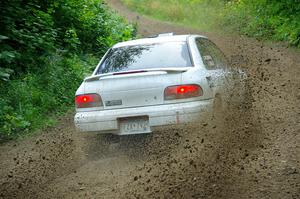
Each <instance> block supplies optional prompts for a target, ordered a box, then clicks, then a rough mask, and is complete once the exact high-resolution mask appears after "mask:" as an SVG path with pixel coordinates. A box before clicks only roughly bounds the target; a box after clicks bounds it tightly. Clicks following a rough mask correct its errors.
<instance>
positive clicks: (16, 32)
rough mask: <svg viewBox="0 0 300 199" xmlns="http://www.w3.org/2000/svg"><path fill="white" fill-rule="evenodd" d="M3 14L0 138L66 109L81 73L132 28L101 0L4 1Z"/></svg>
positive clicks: (0, 21) (0, 23)
mask: <svg viewBox="0 0 300 199" xmlns="http://www.w3.org/2000/svg"><path fill="white" fill-rule="evenodd" d="M0 16H1V18H0V30H1V32H0V94H1V98H0V139H1V137H14V136H15V135H18V134H22V133H24V132H26V131H28V130H30V129H32V128H34V127H35V126H41V125H43V124H45V122H46V123H47V121H48V120H47V119H44V118H47V116H49V115H50V114H53V113H56V112H58V111H60V110H62V111H65V109H63V108H64V107H66V105H71V104H73V95H74V92H75V89H76V87H77V86H78V84H79V83H80V81H81V79H82V77H83V75H84V74H86V73H87V72H90V71H91V68H92V67H93V66H94V65H95V64H96V62H97V61H98V59H100V56H101V55H102V54H103V53H104V52H105V51H106V50H107V49H108V48H109V47H110V46H111V45H113V44H114V43H116V42H118V41H123V40H128V39H130V38H131V37H132V36H133V31H134V30H133V27H132V26H131V25H128V24H127V23H126V22H125V21H124V19H123V18H120V17H119V16H117V15H116V14H115V13H113V12H112V11H110V10H109V9H108V7H107V6H106V5H105V4H104V3H103V2H102V1H101V0H47V1H42V0H2V1H1V3H0ZM67 107H68V106H67ZM44 120H45V121H44ZM46 120H47V121H46Z"/></svg>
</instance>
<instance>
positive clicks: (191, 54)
mask: <svg viewBox="0 0 300 199" xmlns="http://www.w3.org/2000/svg"><path fill="white" fill-rule="evenodd" d="M230 74H232V73H231V72H230V71H229V69H228V68H227V65H226V59H225V57H224V55H223V53H222V52H221V51H220V50H219V49H218V48H217V46H216V45H215V44H214V43H212V42H211V41H210V40H209V39H207V38H206V37H204V36H199V35H173V34H172V33H169V34H160V35H157V36H156V37H151V38H144V39H137V40H132V41H127V42H121V43H118V44H116V45H114V46H113V47H112V48H111V49H109V50H108V52H107V53H106V54H105V55H104V56H103V58H102V59H101V61H100V63H99V64H98V65H97V67H96V69H95V70H94V72H93V74H92V76H90V77H88V78H86V79H85V80H84V81H83V82H82V84H81V85H80V87H79V88H78V90H77V92H76V98H75V103H76V115H75V117H74V120H75V125H76V127H77V128H78V129H79V130H80V131H88V132H100V133H113V134H118V135H128V134H140V133H150V132H151V131H152V130H153V128H154V127H157V126H163V125H169V124H180V123H188V122H193V121H195V120H197V119H198V118H199V117H201V114H203V113H204V112H205V111H206V110H207V109H209V108H211V107H212V105H213V103H214V100H215V99H216V96H218V95H220V94H222V90H224V89H223V87H224V86H225V85H226V86H228V85H229V84H228V75H230Z"/></svg>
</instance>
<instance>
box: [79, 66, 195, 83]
mask: <svg viewBox="0 0 300 199" xmlns="http://www.w3.org/2000/svg"><path fill="white" fill-rule="evenodd" d="M191 68H192V67H178V68H176V67H174V68H150V69H140V70H130V71H122V72H113V73H104V74H99V75H92V76H90V77H87V78H85V79H84V82H92V81H97V80H99V79H100V78H101V77H106V76H113V75H123V74H133V73H144V72H156V71H165V72H167V73H178V72H185V71H187V70H189V69H191Z"/></svg>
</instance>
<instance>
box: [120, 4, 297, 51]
mask: <svg viewBox="0 0 300 199" xmlns="http://www.w3.org/2000/svg"><path fill="white" fill-rule="evenodd" d="M123 2H124V3H125V4H126V5H128V6H129V7H130V8H133V9H135V10H138V11H139V12H142V13H145V14H147V15H151V16H154V17H156V18H159V19H164V20H168V21H172V22H177V23H181V24H183V25H188V26H192V27H196V28H199V29H202V30H206V31H207V30H209V31H211V30H218V31H220V30H221V31H223V32H237V33H240V34H244V35H248V36H252V37H257V38H262V39H271V40H279V41H286V42H288V43H289V44H291V45H293V46H298V47H300V0H164V1H162V0H123Z"/></svg>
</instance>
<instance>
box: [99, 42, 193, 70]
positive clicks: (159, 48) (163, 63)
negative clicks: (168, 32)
mask: <svg viewBox="0 0 300 199" xmlns="http://www.w3.org/2000/svg"><path fill="white" fill-rule="evenodd" d="M189 66H192V63H191V58H190V54H189V50H188V46H187V44H186V42H168V43H155V44H147V45H136V46H126V47H119V48H113V49H111V50H110V51H109V52H108V54H107V55H106V57H105V59H104V61H103V62H102V63H101V65H100V67H99V69H98V71H97V74H103V73H111V72H120V71H128V70H139V69H150V68H169V67H189Z"/></svg>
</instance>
